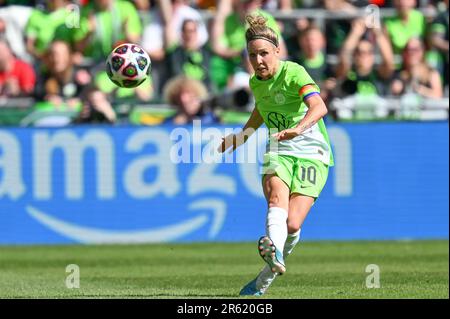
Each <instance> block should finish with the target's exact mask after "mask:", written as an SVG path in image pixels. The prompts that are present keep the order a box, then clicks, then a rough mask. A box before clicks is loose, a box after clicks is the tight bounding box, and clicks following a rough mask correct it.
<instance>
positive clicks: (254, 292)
mask: <svg viewBox="0 0 450 319" xmlns="http://www.w3.org/2000/svg"><path fill="white" fill-rule="evenodd" d="M256 280H257V278H255V279H253V280H252V281H250V282H249V283H248V284H246V285H245V286H244V288H242V289H241V291H240V292H239V296H256V297H260V296H262V295H263V294H264V292H263V291H261V290H258V289H257V288H256Z"/></svg>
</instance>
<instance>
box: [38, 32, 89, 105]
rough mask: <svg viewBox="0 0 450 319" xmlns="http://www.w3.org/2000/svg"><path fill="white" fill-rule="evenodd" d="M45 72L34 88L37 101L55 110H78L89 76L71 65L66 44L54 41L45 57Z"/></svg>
mask: <svg viewBox="0 0 450 319" xmlns="http://www.w3.org/2000/svg"><path fill="white" fill-rule="evenodd" d="M44 61H45V66H46V67H45V71H43V73H42V75H41V76H40V78H39V81H38V85H37V87H36V92H35V93H36V96H37V97H38V99H40V100H43V101H47V102H49V103H50V104H51V105H52V106H53V107H54V108H55V109H69V110H74V111H75V110H78V109H79V108H80V107H81V103H82V95H83V93H84V91H85V89H86V87H87V85H88V84H89V83H90V82H91V76H90V74H89V73H88V72H87V71H86V70H84V69H78V68H77V67H76V66H75V65H74V63H73V53H72V50H71V48H70V46H69V44H68V43H67V42H64V41H61V40H55V41H53V42H52V43H51V44H50V47H49V49H48V52H47V54H46V56H45V59H44Z"/></svg>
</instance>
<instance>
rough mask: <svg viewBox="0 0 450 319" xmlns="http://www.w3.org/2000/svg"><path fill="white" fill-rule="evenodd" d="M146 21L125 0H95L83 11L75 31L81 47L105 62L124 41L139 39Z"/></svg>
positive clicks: (97, 59)
mask: <svg viewBox="0 0 450 319" xmlns="http://www.w3.org/2000/svg"><path fill="white" fill-rule="evenodd" d="M141 32H142V25H141V22H140V19H139V15H138V13H137V10H136V8H135V7H134V5H133V4H132V3H130V2H129V1H125V0H93V1H91V2H89V4H87V5H86V6H84V7H83V9H82V11H81V21H80V28H79V29H77V30H76V32H75V40H76V42H77V43H76V47H77V50H78V51H80V52H82V53H83V54H84V56H85V57H88V58H91V59H92V60H93V62H101V63H103V61H104V59H105V58H106V57H107V56H108V55H109V54H110V53H111V50H112V49H113V48H114V47H116V46H117V45H118V44H120V43H123V42H132V43H138V42H139V40H140V36H141Z"/></svg>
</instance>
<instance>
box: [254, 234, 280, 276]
mask: <svg viewBox="0 0 450 319" xmlns="http://www.w3.org/2000/svg"><path fill="white" fill-rule="evenodd" d="M258 250H259V255H260V256H261V258H262V259H263V260H264V261H265V262H266V263H267V264H268V265H269V267H270V269H271V270H272V272H273V273H278V274H280V275H282V274H284V273H285V272H286V266H285V265H284V258H283V254H282V253H281V251H279V250H278V249H277V248H276V247H275V245H274V244H273V242H272V240H271V239H270V238H269V237H268V236H262V237H261V238H260V239H259V241H258Z"/></svg>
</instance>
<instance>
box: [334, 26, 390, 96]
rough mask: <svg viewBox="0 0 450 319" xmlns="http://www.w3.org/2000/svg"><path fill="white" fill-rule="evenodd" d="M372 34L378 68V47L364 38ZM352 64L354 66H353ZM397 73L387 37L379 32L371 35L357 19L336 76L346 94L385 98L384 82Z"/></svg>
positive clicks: (342, 54) (376, 31)
mask: <svg viewBox="0 0 450 319" xmlns="http://www.w3.org/2000/svg"><path fill="white" fill-rule="evenodd" d="M369 33H373V35H374V38H375V42H376V44H377V45H378V48H379V49H380V53H381V60H382V62H381V63H380V64H379V65H378V67H376V66H375V47H374V45H373V44H372V43H371V42H370V41H369V40H368V39H367V38H364V35H368V34H369ZM352 61H353V63H352ZM393 71H394V56H393V52H392V48H391V45H390V43H389V40H388V39H387V37H386V36H385V35H384V34H383V32H382V31H381V30H380V29H379V28H372V29H370V31H368V29H367V27H366V24H365V21H364V20H363V19H355V20H354V21H353V22H352V29H351V32H350V34H349V36H348V37H347V39H346V40H345V43H344V46H343V48H342V50H341V53H340V55H339V64H338V67H337V70H336V74H337V77H338V79H339V80H341V81H343V85H342V91H343V93H344V94H347V95H350V94H353V93H358V94H377V95H384V94H385V93H386V92H385V86H384V82H385V81H386V80H388V79H390V77H391V75H392V73H393Z"/></svg>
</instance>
